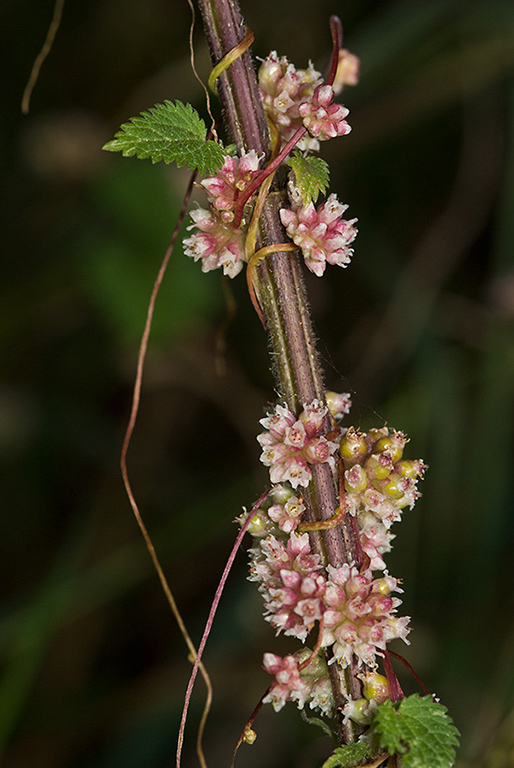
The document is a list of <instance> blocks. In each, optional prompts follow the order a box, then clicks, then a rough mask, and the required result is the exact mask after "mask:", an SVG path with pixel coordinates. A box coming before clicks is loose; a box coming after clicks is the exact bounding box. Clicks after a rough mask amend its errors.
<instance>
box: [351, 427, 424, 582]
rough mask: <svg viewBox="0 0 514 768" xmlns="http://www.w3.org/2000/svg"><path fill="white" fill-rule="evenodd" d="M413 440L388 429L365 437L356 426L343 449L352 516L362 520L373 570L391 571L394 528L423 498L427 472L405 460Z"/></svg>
mask: <svg viewBox="0 0 514 768" xmlns="http://www.w3.org/2000/svg"><path fill="white" fill-rule="evenodd" d="M406 442H407V438H406V437H405V435H404V434H402V433H401V432H396V431H394V430H392V431H390V430H389V429H388V428H387V427H382V428H381V429H372V430H370V431H369V432H367V433H365V432H359V431H358V430H355V429H353V428H352V427H350V429H348V431H347V432H346V434H345V436H344V437H343V439H342V441H341V444H340V446H339V451H340V454H341V456H342V458H343V464H344V484H345V490H346V508H347V511H348V512H349V513H350V514H351V515H354V516H356V517H357V521H358V524H359V530H360V533H361V546H362V549H363V551H364V552H365V553H366V554H367V555H368V557H369V558H370V564H369V567H370V568H371V569H372V570H376V569H383V568H385V563H384V561H383V559H382V555H383V554H384V553H386V552H389V550H390V549H391V546H390V542H391V539H392V538H393V536H392V535H391V534H390V533H389V529H390V528H391V525H392V524H393V523H394V522H395V521H397V520H399V519H400V518H401V514H402V510H403V509H404V508H405V507H406V506H409V507H411V508H412V507H413V506H414V503H415V501H416V499H417V498H418V497H419V496H420V493H419V491H418V489H417V483H418V480H419V479H420V478H421V477H422V476H423V473H424V471H425V469H426V466H425V464H424V463H423V461H422V460H421V459H414V460H406V459H403V458H402V457H403V449H404V446H405V444H406Z"/></svg>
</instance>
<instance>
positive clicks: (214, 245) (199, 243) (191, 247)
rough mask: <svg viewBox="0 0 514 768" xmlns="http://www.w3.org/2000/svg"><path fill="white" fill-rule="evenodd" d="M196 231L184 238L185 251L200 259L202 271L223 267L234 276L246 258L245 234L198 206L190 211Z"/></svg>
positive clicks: (227, 273) (225, 272)
mask: <svg viewBox="0 0 514 768" xmlns="http://www.w3.org/2000/svg"><path fill="white" fill-rule="evenodd" d="M190 215H191V218H192V219H193V222H194V224H191V225H190V226H189V227H188V229H194V230H196V231H195V232H194V233H193V234H192V235H190V236H189V237H187V238H186V239H185V240H184V243H183V244H184V253H185V254H186V256H190V257H191V258H192V259H194V260H195V261H199V260H201V262H202V272H211V271H212V270H213V269H218V267H223V273H224V274H225V275H228V276H229V277H235V276H236V275H237V274H238V273H239V272H240V271H241V269H242V268H243V263H244V262H245V261H246V255H245V247H244V243H245V234H244V232H241V231H240V230H234V229H231V228H230V227H229V226H227V225H226V224H224V223H223V221H222V220H221V218H220V217H219V216H218V215H216V214H215V213H214V212H212V211H207V210H205V209H203V208H198V209H197V210H195V211H191V214H190Z"/></svg>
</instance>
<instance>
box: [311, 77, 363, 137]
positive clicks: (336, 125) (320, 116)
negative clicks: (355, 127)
mask: <svg viewBox="0 0 514 768" xmlns="http://www.w3.org/2000/svg"><path fill="white" fill-rule="evenodd" d="M298 112H299V113H300V116H301V118H302V121H303V124H304V126H305V127H306V128H307V130H308V131H309V133H310V135H311V136H313V137H314V138H316V139H319V140H320V141H324V140H327V139H334V138H335V137H336V136H345V135H346V134H347V133H350V131H351V130H352V129H351V127H350V126H349V125H348V123H347V122H346V120H345V118H346V117H347V116H348V114H349V110H348V109H347V108H346V107H345V106H344V105H343V104H336V103H334V89H333V88H332V86H331V85H318V86H317V87H316V88H315V89H314V93H313V94H312V98H311V99H309V101H304V102H303V103H302V104H300V106H299V108H298Z"/></svg>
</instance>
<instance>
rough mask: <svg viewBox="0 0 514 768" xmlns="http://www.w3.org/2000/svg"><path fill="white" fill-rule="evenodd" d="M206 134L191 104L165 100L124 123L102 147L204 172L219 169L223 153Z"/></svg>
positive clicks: (110, 150) (125, 154)
mask: <svg viewBox="0 0 514 768" xmlns="http://www.w3.org/2000/svg"><path fill="white" fill-rule="evenodd" d="M206 136H207V129H206V127H205V123H204V121H203V120H202V118H201V117H200V115H199V114H198V112H197V111H196V110H195V109H193V107H192V106H191V104H183V103H182V102H181V101H176V102H172V101H165V102H164V104H156V105H155V106H154V107H152V108H151V109H149V110H148V112H142V113H141V115H140V116H139V117H133V118H131V120H130V121H129V122H128V123H124V124H123V125H122V126H121V128H120V130H119V131H118V132H117V133H116V135H115V137H114V139H113V140H112V141H109V142H107V144H106V145H105V146H104V147H103V149H106V150H108V151H109V152H121V153H122V154H123V155H124V157H132V156H133V155H135V156H136V157H138V158H140V159H141V160H146V159H147V158H150V160H151V161H152V163H157V162H159V160H164V162H165V163H177V165H178V166H182V165H188V166H189V168H190V169H191V170H192V169H194V168H198V172H199V173H200V174H201V175H204V174H206V173H213V172H214V171H216V170H217V169H218V168H221V166H222V165H223V159H224V155H225V150H224V148H223V146H221V145H220V144H218V143H217V142H215V141H207V140H206Z"/></svg>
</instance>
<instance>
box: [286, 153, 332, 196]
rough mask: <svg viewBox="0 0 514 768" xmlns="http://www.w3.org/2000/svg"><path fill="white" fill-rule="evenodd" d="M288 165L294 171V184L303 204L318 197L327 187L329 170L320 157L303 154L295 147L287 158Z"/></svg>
mask: <svg viewBox="0 0 514 768" xmlns="http://www.w3.org/2000/svg"><path fill="white" fill-rule="evenodd" d="M288 165H289V167H290V168H291V170H292V171H293V173H294V176H295V185H296V186H297V187H298V189H299V191H300V195H301V196H302V201H303V203H304V205H308V204H309V203H310V201H311V200H314V202H316V200H317V199H318V195H319V193H320V192H321V193H324V192H325V191H326V189H327V187H328V181H329V178H330V170H329V167H328V164H327V163H326V162H325V161H324V160H322V159H321V157H313V156H312V155H307V156H306V157H304V156H303V154H302V153H301V152H300V151H299V150H297V149H295V151H294V152H293V154H292V155H291V157H290V158H289V160H288Z"/></svg>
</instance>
